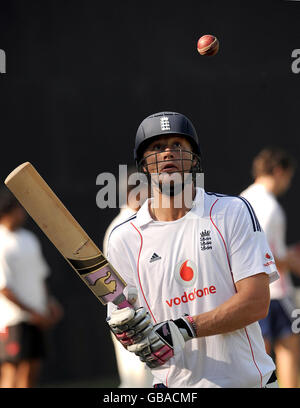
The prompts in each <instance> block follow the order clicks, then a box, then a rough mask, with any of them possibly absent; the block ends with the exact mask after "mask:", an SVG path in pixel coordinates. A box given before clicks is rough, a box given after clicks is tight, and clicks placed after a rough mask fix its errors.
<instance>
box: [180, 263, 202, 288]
mask: <svg viewBox="0 0 300 408" xmlns="http://www.w3.org/2000/svg"><path fill="white" fill-rule="evenodd" d="M196 272H197V267H196V265H195V263H194V262H193V261H191V260H190V259H187V260H186V261H181V262H179V263H178V264H177V265H176V267H175V279H176V281H177V282H178V283H179V284H180V285H181V286H184V287H185V288H189V287H192V286H193V285H194V283H195V281H196V277H197V275H196Z"/></svg>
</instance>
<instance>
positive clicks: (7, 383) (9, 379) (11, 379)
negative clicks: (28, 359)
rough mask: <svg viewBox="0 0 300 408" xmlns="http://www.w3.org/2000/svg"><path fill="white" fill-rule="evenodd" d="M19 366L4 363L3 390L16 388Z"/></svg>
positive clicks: (2, 372) (2, 368)
mask: <svg viewBox="0 0 300 408" xmlns="http://www.w3.org/2000/svg"><path fill="white" fill-rule="evenodd" d="M16 372H17V365H16V364H13V363H8V362H4V363H2V364H1V376H0V378H1V382H0V387H1V388H15V384H16Z"/></svg>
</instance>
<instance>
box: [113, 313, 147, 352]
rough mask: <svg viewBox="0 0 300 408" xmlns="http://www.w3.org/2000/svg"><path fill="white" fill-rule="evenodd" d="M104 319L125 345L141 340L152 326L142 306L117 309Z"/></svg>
mask: <svg viewBox="0 0 300 408" xmlns="http://www.w3.org/2000/svg"><path fill="white" fill-rule="evenodd" d="M106 320H107V322H108V324H109V327H110V329H111V330H112V332H113V333H114V334H115V336H116V337H117V339H118V340H119V341H120V342H121V343H122V344H123V346H125V347H127V346H128V345H129V344H133V343H135V342H138V341H140V340H142V339H143V338H144V337H146V336H147V335H148V334H149V333H150V332H151V330H152V328H153V325H152V322H151V318H150V316H149V314H148V312H147V311H146V309H144V308H143V307H141V308H139V309H137V310H134V309H132V308H129V307H126V308H124V309H117V310H115V311H113V312H112V314H111V315H110V316H109V317H108V318H107V319H106Z"/></svg>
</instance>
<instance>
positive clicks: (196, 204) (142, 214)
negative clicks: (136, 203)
mask: <svg viewBox="0 0 300 408" xmlns="http://www.w3.org/2000/svg"><path fill="white" fill-rule="evenodd" d="M151 200H153V199H152V198H148V199H147V200H146V201H145V202H144V204H143V205H142V207H141V208H140V209H139V211H138V212H137V215H136V222H137V225H138V226H139V227H143V226H144V225H146V224H149V223H150V222H154V220H153V218H152V217H151V215H150V212H149V202H150V201H151ZM203 210H204V189H203V188H200V187H197V188H196V197H195V199H194V201H193V206H192V208H191V210H190V211H189V212H188V213H187V214H186V215H185V216H184V217H189V216H191V215H193V214H195V213H197V215H198V216H202V214H203ZM182 218H183V217H182Z"/></svg>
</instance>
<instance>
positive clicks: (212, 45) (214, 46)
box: [197, 34, 219, 57]
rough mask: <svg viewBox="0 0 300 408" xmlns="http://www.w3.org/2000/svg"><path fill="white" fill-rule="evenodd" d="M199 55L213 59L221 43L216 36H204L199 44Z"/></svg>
mask: <svg viewBox="0 0 300 408" xmlns="http://www.w3.org/2000/svg"><path fill="white" fill-rule="evenodd" d="M197 50H198V52H199V54H201V55H206V56H210V57H212V56H213V55H216V54H217V52H218V51H219V41H218V39H217V37H216V36H214V35H211V34H206V35H203V36H202V37H200V38H199V40H198V43H197Z"/></svg>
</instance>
